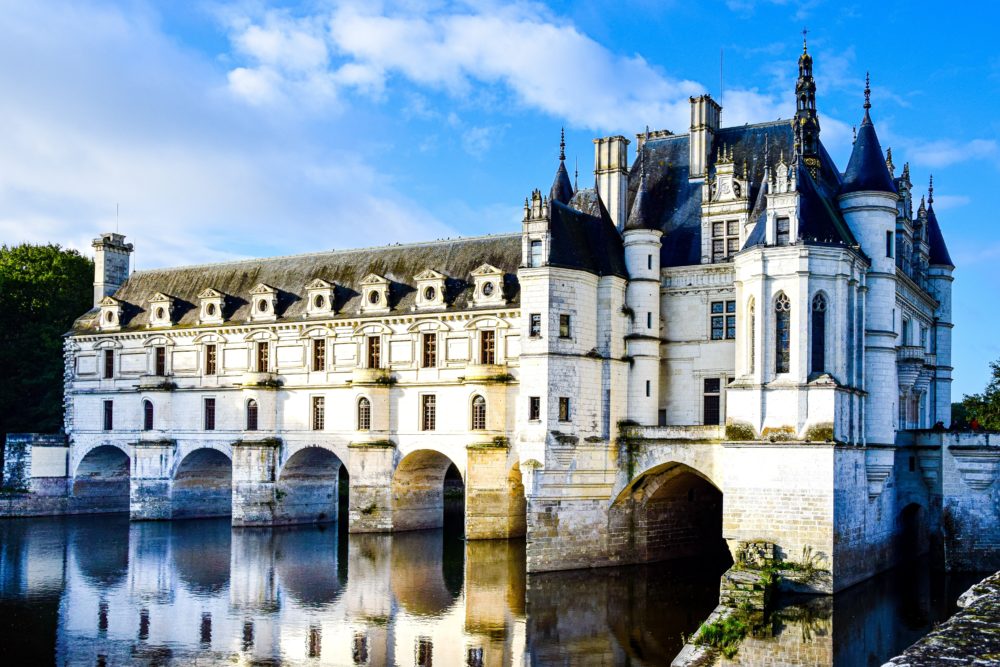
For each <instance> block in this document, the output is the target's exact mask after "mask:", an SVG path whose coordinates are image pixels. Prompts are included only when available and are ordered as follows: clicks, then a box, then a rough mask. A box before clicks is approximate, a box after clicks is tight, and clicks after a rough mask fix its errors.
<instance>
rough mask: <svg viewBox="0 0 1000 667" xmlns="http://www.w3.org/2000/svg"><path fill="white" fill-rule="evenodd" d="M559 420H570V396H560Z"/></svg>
mask: <svg viewBox="0 0 1000 667" xmlns="http://www.w3.org/2000/svg"><path fill="white" fill-rule="evenodd" d="M559 421H561V422H568V421H569V397H568V396H560V397H559Z"/></svg>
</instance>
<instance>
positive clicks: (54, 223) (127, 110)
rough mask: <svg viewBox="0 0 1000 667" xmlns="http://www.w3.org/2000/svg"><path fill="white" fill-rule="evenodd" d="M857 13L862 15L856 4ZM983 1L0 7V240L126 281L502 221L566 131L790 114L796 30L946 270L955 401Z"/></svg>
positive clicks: (840, 146) (979, 254)
mask: <svg viewBox="0 0 1000 667" xmlns="http://www.w3.org/2000/svg"><path fill="white" fill-rule="evenodd" d="M876 5H877V6H876ZM998 19H1000V9H997V8H995V7H994V5H993V3H981V4H980V5H977V6H976V7H975V8H974V10H962V9H961V5H955V6H953V7H950V8H949V7H947V6H943V5H941V4H940V3H933V4H932V3H930V2H918V1H911V2H880V3H870V2H851V1H850V0H848V1H846V2H845V1H844V0H840V1H836V2H834V1H823V0H812V1H807V2H798V3H797V2H792V1H790V0H789V1H784V0H770V1H766V0H760V1H754V0H729V1H728V2H697V3H695V2H674V1H671V0H657V1H655V2H654V1H652V0H637V1H633V2H617V3H598V2H586V1H585V2H573V3H568V2H566V3H562V2H555V3H551V4H548V5H545V4H537V3H516V4H495V3H491V2H470V3H446V2H420V1H419V0H415V1H413V2H403V3H398V4H390V3H386V4H381V3H378V2H318V1H317V2H302V3H269V2H207V1H206V2H198V1H193V2H185V3H178V2H143V1H139V0H136V1H131V2H117V3H112V2H96V1H95V2H72V3H70V2H61V1H60V0H50V1H48V2H45V3H28V2H19V1H16V0H0V57H2V59H3V62H4V66H3V67H2V68H0V90H2V91H3V93H2V94H0V122H2V125H3V131H2V132H0V240H2V241H3V242H5V243H12V242H20V241H33V242H49V241H52V242H58V243H62V244H64V245H68V246H72V247H76V248H79V249H81V250H85V251H89V240H90V239H91V238H93V237H94V236H95V235H96V234H97V233H99V232H101V231H104V230H108V229H112V228H114V226H115V224H116V216H115V207H116V204H118V205H119V206H120V221H119V222H118V225H119V228H120V230H121V231H122V232H124V233H126V234H127V235H128V236H129V238H130V240H132V241H133V242H134V243H135V244H136V256H135V261H136V264H137V266H138V267H139V268H152V267H155V266H164V265H174V264H182V263H183V264H189V263H197V262H205V261H213V260H222V259H229V258H237V257H246V256H255V255H274V254H287V253H297V252H307V251H312V250H322V249H328V248H344V247H354V246H365V245H378V244H382V243H395V242H402V241H416V240H426V239H436V238H445V237H451V236H459V235H473V234H484V233H497V232H505V231H512V230H517V229H519V220H520V211H521V202H522V201H523V199H524V197H525V196H526V195H527V194H528V193H529V192H530V191H531V189H532V188H535V187H543V188H547V187H548V185H549V184H550V182H551V179H552V176H553V173H554V170H555V167H556V157H557V155H558V138H559V128H560V126H562V125H565V126H566V140H567V154H568V157H569V160H570V163H571V164H570V167H571V170H572V166H573V162H574V161H575V160H577V159H578V160H579V169H580V173H581V176H580V182H581V184H582V185H587V186H589V185H590V184H591V182H592V180H593V176H592V160H593V147H592V144H591V139H592V138H593V137H595V136H603V135H607V134H612V133H624V134H626V135H633V134H635V133H636V132H639V131H641V130H642V129H643V128H644V127H645V126H646V125H647V124H648V125H649V126H650V127H651V128H653V129H670V130H673V131H676V132H684V131H686V129H687V123H688V103H687V98H688V96H689V95H692V94H698V93H701V92H705V91H707V92H710V93H712V94H713V95H715V96H716V97H718V96H719V92H720V55H721V61H722V63H721V64H722V67H721V74H722V80H723V81H724V84H725V87H724V90H723V91H722V103H723V107H724V109H723V124H724V125H735V124H741V123H745V122H760V121H766V120H774V119H776V118H779V117H783V118H787V117H788V116H789V115H791V113H792V110H793V98H792V90H793V85H794V80H795V76H796V58H797V56H798V53H799V51H800V48H801V30H802V28H803V27H804V26H808V28H809V31H810V32H809V43H810V51H811V52H812V53H813V54H814V57H815V74H816V78H817V85H818V94H817V96H818V104H819V109H820V114H821V122H822V127H823V132H822V135H821V137H822V139H823V141H824V143H825V144H826V146H827V147H828V149H829V150H830V152H831V153H832V155H833V156H834V158H835V159H836V160H837V161H838V164H840V165H841V167H842V168H843V166H844V165H846V161H847V156H848V154H849V150H850V137H851V126H852V125H856V124H857V123H858V122H859V120H860V117H861V102H862V89H863V86H864V83H863V82H864V76H865V71H866V70H870V71H871V75H872V103H873V109H872V116H873V118H874V119H875V123H876V127H877V129H878V132H879V136H880V138H881V141H882V145H883V147H885V146H891V147H892V149H893V155H894V159H895V162H896V164H897V165H899V166H900V167H901V166H902V163H903V162H904V161H909V162H910V165H911V173H912V176H913V180H914V182H915V183H916V184H917V187H918V192H922V191H923V190H924V188H925V185H924V184H925V183H926V182H927V178H928V175H929V174H930V173H932V172H933V174H934V179H935V209H936V210H937V211H938V217H939V220H940V221H941V223H942V227H943V228H944V233H945V236H946V238H947V240H948V244H949V248H950V250H951V254H952V257H953V258H954V260H955V262H956V264H957V265H958V269H957V271H956V283H955V321H956V329H955V366H956V371H955V376H956V382H955V394H956V397H958V396H960V395H961V394H962V393H967V392H973V391H979V390H981V388H982V387H983V385H984V384H985V382H986V379H987V367H986V362H987V361H988V360H991V359H996V358H998V357H1000V338H998V335H997V328H998V327H997V325H998V320H1000V317H998V315H997V311H996V310H995V309H994V308H993V307H992V306H993V303H992V299H993V298H996V297H995V294H996V292H997V287H998V286H1000V268H998V267H1000V232H998V231H997V226H998V224H1000V220H998V219H997V215H996V212H997V210H998V205H997V202H998V189H997V187H996V185H995V184H996V182H997V181H998V177H1000V145H998V141H1000V138H998V134H1000V116H998V112H997V111H996V109H997V108H1000V55H997V53H996V52H995V50H993V48H992V47H991V45H992V43H993V41H994V34H993V31H994V29H995V28H994V27H995V26H996V25H997V23H998Z"/></svg>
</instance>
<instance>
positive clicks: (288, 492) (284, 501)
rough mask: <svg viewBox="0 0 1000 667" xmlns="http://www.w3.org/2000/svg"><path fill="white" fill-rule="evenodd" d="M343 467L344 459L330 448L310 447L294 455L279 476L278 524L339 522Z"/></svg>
mask: <svg viewBox="0 0 1000 667" xmlns="http://www.w3.org/2000/svg"><path fill="white" fill-rule="evenodd" d="M341 467H345V464H344V460H343V459H342V458H341V457H340V456H338V454H337V453H336V452H335V451H334V450H332V449H330V448H327V447H323V446H320V445H307V446H304V447H300V448H299V449H297V450H295V451H294V452H292V453H291V454H290V455H289V456H288V458H287V459H286V460H285V462H284V464H282V466H281V468H280V470H279V471H278V475H277V485H276V489H277V490H276V493H275V496H276V503H275V509H274V520H275V523H325V522H329V521H336V519H337V503H338V480H339V477H340V469H341Z"/></svg>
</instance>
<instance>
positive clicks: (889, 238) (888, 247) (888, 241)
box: [885, 232, 896, 257]
mask: <svg viewBox="0 0 1000 667" xmlns="http://www.w3.org/2000/svg"><path fill="white" fill-rule="evenodd" d="M895 240H896V239H895V235H894V234H893V233H892V232H886V233H885V256H886V257H892V246H893V245H894V243H895Z"/></svg>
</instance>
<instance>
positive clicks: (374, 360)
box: [367, 336, 382, 368]
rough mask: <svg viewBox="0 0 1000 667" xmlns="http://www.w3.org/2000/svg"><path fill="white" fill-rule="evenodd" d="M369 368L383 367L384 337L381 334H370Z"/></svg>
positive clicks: (368, 341)
mask: <svg viewBox="0 0 1000 667" xmlns="http://www.w3.org/2000/svg"><path fill="white" fill-rule="evenodd" d="M367 346H368V354H367V357H368V368H381V367H382V338H381V337H380V336H368V340H367Z"/></svg>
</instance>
